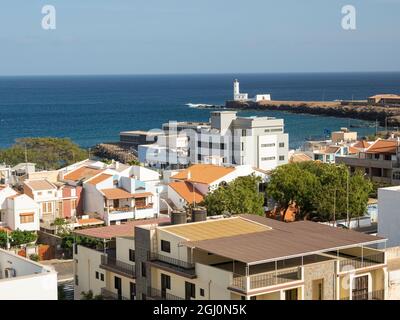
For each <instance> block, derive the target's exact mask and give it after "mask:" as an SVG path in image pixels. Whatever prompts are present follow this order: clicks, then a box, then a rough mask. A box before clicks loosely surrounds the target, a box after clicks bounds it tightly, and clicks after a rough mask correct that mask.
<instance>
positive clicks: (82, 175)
mask: <svg viewBox="0 0 400 320" xmlns="http://www.w3.org/2000/svg"><path fill="white" fill-rule="evenodd" d="M100 172H103V170H101V169H94V168H90V167H87V166H83V167H80V168H78V169H75V170H73V171H71V172H69V173H67V174H66V175H65V176H64V180H72V181H81V180H87V179H89V178H92V177H94V176H95V175H97V174H98V173H100Z"/></svg>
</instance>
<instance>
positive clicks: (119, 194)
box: [100, 188, 135, 200]
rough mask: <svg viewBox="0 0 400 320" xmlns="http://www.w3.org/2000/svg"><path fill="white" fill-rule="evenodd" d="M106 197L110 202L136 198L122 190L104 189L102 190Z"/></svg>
mask: <svg viewBox="0 0 400 320" xmlns="http://www.w3.org/2000/svg"><path fill="white" fill-rule="evenodd" d="M100 191H101V192H102V193H103V194H104V196H105V197H106V198H107V199H109V200H116V199H131V198H134V197H135V195H134V194H132V193H129V192H128V191H125V190H124V189H121V188H111V189H102V190H100Z"/></svg>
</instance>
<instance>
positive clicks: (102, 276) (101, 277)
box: [100, 273, 104, 281]
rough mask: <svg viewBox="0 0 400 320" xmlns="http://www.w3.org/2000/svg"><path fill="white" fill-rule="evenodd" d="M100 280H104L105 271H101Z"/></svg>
mask: <svg viewBox="0 0 400 320" xmlns="http://www.w3.org/2000/svg"><path fill="white" fill-rule="evenodd" d="M100 280H101V281H104V273H100Z"/></svg>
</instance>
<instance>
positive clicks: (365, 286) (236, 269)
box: [135, 215, 387, 300]
mask: <svg viewBox="0 0 400 320" xmlns="http://www.w3.org/2000/svg"><path fill="white" fill-rule="evenodd" d="M203 219H205V216H204V217H203ZM200 220H201V219H200ZM172 221H175V222H176V221H180V222H183V224H173V225H168V226H155V225H143V226H137V227H136V228H135V265H136V290H137V299H139V300H140V299H156V300H157V299H167V300H170V299H176V300H181V299H186V300H214V299H222V300H311V299H314V300H321V299H325V300H339V299H340V300H342V299H343V300H369V299H377V300H378V299H385V296H386V291H387V269H386V267H387V265H386V257H385V251H382V250H378V249H376V246H377V245H378V244H379V243H384V242H385V239H383V238H380V237H376V236H371V235H366V234H363V233H358V232H355V231H351V230H344V229H340V228H333V227H330V226H326V225H322V224H318V223H315V222H310V221H300V222H294V223H284V222H280V221H276V220H272V219H268V218H264V217H260V216H255V215H240V216H235V217H231V218H222V219H209V220H205V221H200V222H192V223H184V222H185V221H186V217H180V219H179V217H178V218H177V217H174V215H173V216H172ZM195 221H198V219H196V220H195Z"/></svg>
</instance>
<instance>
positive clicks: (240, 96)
mask: <svg viewBox="0 0 400 320" xmlns="http://www.w3.org/2000/svg"><path fill="white" fill-rule="evenodd" d="M233 100H234V101H245V100H248V94H247V93H240V85H239V80H238V79H235V81H234V82H233Z"/></svg>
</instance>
